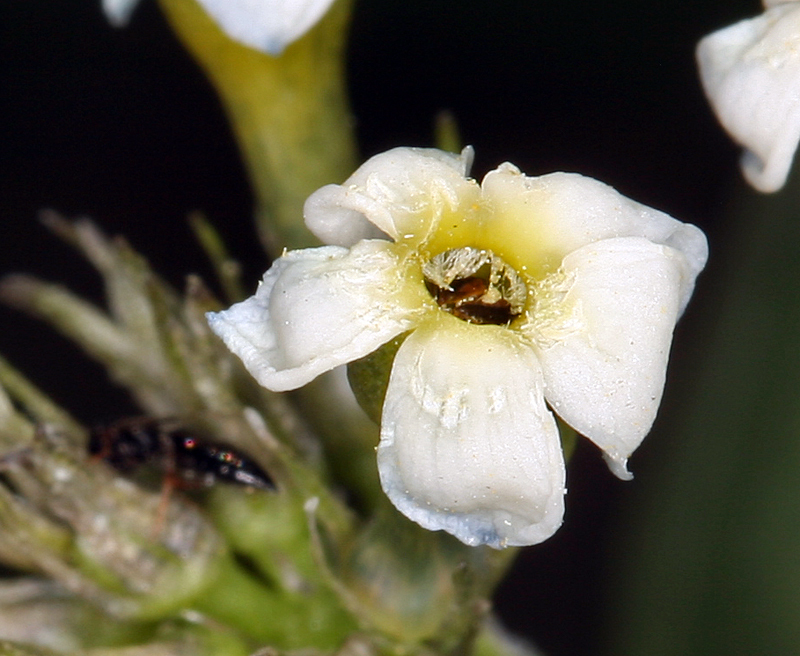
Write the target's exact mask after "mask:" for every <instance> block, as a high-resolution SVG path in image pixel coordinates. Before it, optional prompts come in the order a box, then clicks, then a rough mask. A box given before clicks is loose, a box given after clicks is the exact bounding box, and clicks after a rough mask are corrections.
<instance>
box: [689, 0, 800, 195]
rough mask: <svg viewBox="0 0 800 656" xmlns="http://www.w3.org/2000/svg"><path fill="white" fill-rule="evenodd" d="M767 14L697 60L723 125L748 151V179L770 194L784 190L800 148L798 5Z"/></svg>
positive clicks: (702, 47) (767, 2)
mask: <svg viewBox="0 0 800 656" xmlns="http://www.w3.org/2000/svg"><path fill="white" fill-rule="evenodd" d="M764 6H765V9H766V10H765V11H764V13H763V14H761V15H760V16H757V17H756V18H752V19H749V20H743V21H740V22H738V23H736V24H734V25H731V26H729V27H726V28H724V29H721V30H719V31H717V32H714V33H713V34H710V35H708V36H707V37H705V38H704V39H703V40H702V41H700V43H699V45H698V46H697V60H698V64H699V66H700V78H701V80H702V83H703V88H704V89H705V92H706V95H707V96H708V99H709V101H710V102H711V106H712V107H713V109H714V111H715V113H716V114H717V117H718V118H719V121H720V123H722V125H723V127H724V128H725V129H726V130H727V131H728V132H729V133H730V135H731V136H732V137H733V139H734V140H735V141H737V142H738V143H739V144H741V145H742V146H744V148H745V152H744V155H743V156H742V162H741V165H742V171H743V173H744V176H745V178H746V179H747V181H748V182H749V183H750V184H751V185H753V187H755V188H756V189H758V190H759V191H764V192H772V191H777V190H778V189H780V188H781V187H782V186H783V185H784V183H785V182H786V177H787V176H788V174H789V169H790V168H791V166H792V160H793V159H794V153H795V151H796V150H797V144H798V142H800V2H786V1H785V0H783V1H781V0H777V1H776V0H764Z"/></svg>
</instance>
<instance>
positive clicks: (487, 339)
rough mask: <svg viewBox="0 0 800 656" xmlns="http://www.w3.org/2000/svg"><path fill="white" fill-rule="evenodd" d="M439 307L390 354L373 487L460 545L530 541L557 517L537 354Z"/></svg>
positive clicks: (557, 483) (552, 451) (557, 491)
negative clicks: (378, 484) (392, 359)
mask: <svg viewBox="0 0 800 656" xmlns="http://www.w3.org/2000/svg"><path fill="white" fill-rule="evenodd" d="M440 314H441V317H442V318H440V319H438V320H434V321H432V322H430V324H426V325H425V326H424V327H421V328H419V329H418V330H416V331H415V332H413V333H412V334H411V335H410V336H409V337H408V338H407V339H406V341H405V342H404V343H403V344H402V346H401V347H400V350H399V351H398V353H397V356H396V358H395V362H394V366H393V368H392V374H391V378H390V381H389V387H388V390H387V392H386V401H385V403H384V408H383V418H382V421H381V442H380V445H379V446H378V469H379V472H380V476H381V483H382V485H383V489H384V491H385V492H386V494H387V495H388V496H389V498H390V499H391V501H392V503H394V504H395V506H397V508H398V509H399V510H400V511H401V512H402V513H404V514H405V515H406V516H408V517H409V518H410V519H412V520H414V521H415V522H417V523H418V524H421V525H422V526H423V527H425V528H427V529H431V530H445V531H447V532H449V533H452V534H453V535H455V536H456V537H457V538H458V539H459V540H461V541H462V542H465V543H466V544H469V545H479V544H488V545H490V546H492V547H495V548H501V547H505V546H514V545H527V544H536V543H538V542H541V541H543V540H545V539H547V538H548V537H550V536H551V535H552V534H553V533H554V532H555V531H556V529H557V528H558V527H559V526H560V525H561V521H562V517H563V513H564V499H563V497H564V492H565V487H564V485H565V484H564V481H565V470H564V460H563V455H562V451H561V445H560V442H559V436H558V430H557V428H556V424H555V421H554V419H553V417H552V415H551V414H550V412H549V411H548V410H547V408H546V406H545V404H544V397H543V394H542V375H541V369H540V367H539V363H538V362H537V360H536V357H535V355H534V353H533V350H532V349H530V348H529V347H528V346H526V345H524V344H523V343H522V341H521V340H519V339H518V337H516V336H515V335H514V334H513V333H512V332H511V331H509V330H507V329H506V328H505V327H499V326H474V325H470V324H467V323H465V322H462V321H460V320H458V319H455V318H453V317H449V316H447V315H444V313H440ZM431 324H432V325H431Z"/></svg>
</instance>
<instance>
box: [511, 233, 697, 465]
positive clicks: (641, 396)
mask: <svg viewBox="0 0 800 656" xmlns="http://www.w3.org/2000/svg"><path fill="white" fill-rule="evenodd" d="M563 276H564V279H565V280H566V281H567V282H568V284H567V286H566V287H567V288H568V291H567V292H566V294H565V295H564V296H563V298H560V299H557V302H551V303H548V302H543V303H542V304H541V307H540V306H539V305H538V304H537V306H536V308H535V309H534V311H533V312H532V314H531V316H530V317H529V319H528V320H529V324H528V325H527V326H525V327H524V328H523V330H524V331H525V333H526V334H527V335H528V336H530V337H531V338H532V339H533V341H534V342H535V343H536V345H537V352H538V354H539V359H540V361H541V363H542V370H543V372H544V381H545V396H546V397H547V400H548V402H549V403H550V405H551V407H552V408H553V409H554V410H555V411H556V412H557V413H558V414H559V415H560V416H561V417H562V418H563V419H564V421H566V422H567V423H568V424H569V425H570V426H572V427H573V428H574V429H575V430H577V431H578V432H580V433H582V434H583V435H585V436H586V437H588V438H589V439H590V440H592V441H593V442H594V443H595V444H597V446H599V447H600V448H601V449H602V450H603V451H604V452H605V456H606V460H607V462H608V464H609V467H610V468H611V470H612V471H613V472H614V473H615V474H616V475H617V476H619V477H620V478H630V474H629V473H628V471H627V469H626V461H627V459H628V457H629V456H630V455H631V453H633V451H634V450H635V449H636V448H637V447H638V446H639V444H640V443H641V441H642V439H643V438H644V436H645V435H646V434H647V433H648V431H649V430H650V427H651V426H652V424H653V421H654V420H655V416H656V412H657V410H658V405H659V403H660V401H661V394H662V391H663V387H664V380H665V377H666V368H667V358H668V356H669V349H670V344H671V341H672V331H673V328H674V326H675V322H676V320H677V318H678V312H679V308H680V302H681V296H682V289H683V288H684V287H685V286H686V285H687V284H688V283H687V282H686V279H687V276H691V273H690V267H688V266H687V263H686V258H684V257H683V255H681V253H680V252H678V251H676V250H674V249H672V248H669V247H667V246H661V245H658V244H653V243H651V242H649V241H647V240H646V239H642V238H635V237H629V238H620V239H608V240H605V241H601V242H598V243H597V244H591V245H589V246H585V247H584V248H581V249H579V250H578V251H576V252H574V253H572V254H570V255H569V256H567V257H566V258H565V260H564V263H563ZM546 300H547V299H545V301H546ZM551 300H552V299H551ZM556 316H560V319H562V320H561V321H560V322H556V321H553V318H554V317H556ZM567 317H569V320H565V318H567ZM554 327H560V328H561V333H560V334H559V332H558V331H557V330H555V328H554ZM546 328H547V329H550V330H549V332H548V330H545V329H546Z"/></svg>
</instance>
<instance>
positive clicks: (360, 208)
mask: <svg viewBox="0 0 800 656" xmlns="http://www.w3.org/2000/svg"><path fill="white" fill-rule="evenodd" d="M471 163H472V149H471V148H465V149H464V151H463V152H462V153H461V155H460V156H459V155H453V154H452V153H446V152H444V151H442V150H436V149H434V148H394V149H392V150H389V151H387V152H385V153H381V154H380V155H375V156H374V157H372V158H370V159H369V160H367V161H366V162H365V163H364V164H362V165H361V166H360V167H359V168H358V170H357V171H356V172H355V173H353V175H351V176H350V177H349V178H348V179H347V180H346V181H345V182H344V184H341V185H327V186H326V187H322V189H319V190H317V191H316V192H314V193H313V194H311V196H310V197H309V198H308V200H307V201H306V204H305V210H304V213H305V219H306V225H307V226H308V228H309V229H310V230H311V232H313V233H314V234H315V235H316V236H317V237H319V238H320V239H321V240H322V241H323V242H325V243H326V244H336V245H339V246H352V245H353V244H354V243H356V242H357V241H358V240H360V239H372V238H375V237H377V236H383V237H386V236H387V235H388V236H389V237H391V238H392V239H394V240H395V241H398V240H401V239H403V238H405V237H408V238H410V239H413V243H415V244H418V243H420V242H421V241H422V240H423V239H424V238H425V236H426V235H428V234H429V233H430V232H431V231H432V230H433V229H434V227H435V226H436V224H437V223H438V221H439V220H440V218H441V217H442V215H443V214H446V213H453V212H455V211H456V210H457V209H458V207H459V205H460V204H462V203H464V202H470V201H471V200H472V199H474V198H476V197H477V195H478V193H479V189H478V187H477V185H476V183H475V182H474V181H472V180H467V178H466V177H465V176H466V174H467V172H468V171H469V167H470V164H471Z"/></svg>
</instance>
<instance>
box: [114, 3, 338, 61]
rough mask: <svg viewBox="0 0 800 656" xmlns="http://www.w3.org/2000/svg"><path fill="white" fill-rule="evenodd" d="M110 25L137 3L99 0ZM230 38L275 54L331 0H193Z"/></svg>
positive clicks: (122, 19)
mask: <svg viewBox="0 0 800 656" xmlns="http://www.w3.org/2000/svg"><path fill="white" fill-rule="evenodd" d="M102 1H103V10H104V11H105V12H106V16H107V17H108V20H109V21H110V22H111V24H112V25H115V26H122V25H125V24H126V23H127V22H128V19H129V18H130V15H131V12H132V11H133V9H134V7H135V6H136V4H137V3H138V1H139V0H102ZM197 2H199V3H200V5H201V6H202V7H203V8H204V9H205V10H206V11H207V12H208V14H209V15H210V16H211V17H212V18H213V19H214V20H215V21H216V22H217V23H218V24H219V26H220V27H221V28H222V30H223V31H224V32H225V33H226V34H227V35H228V36H229V37H230V38H232V39H234V40H235V41H238V42H239V43H243V44H244V45H246V46H249V47H251V48H255V49H256V50H260V51H262V52H266V53H268V54H270V55H279V54H281V52H283V50H284V48H286V46H287V45H289V44H290V43H292V41H295V40H297V39H299V38H300V37H301V36H303V35H304V34H305V33H306V32H307V31H308V30H309V29H311V27H313V26H314V24H316V22H317V21H318V20H319V19H320V18H322V16H324V15H325V12H326V11H328V8H329V7H330V6H331V5H332V4H333V0H197Z"/></svg>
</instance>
